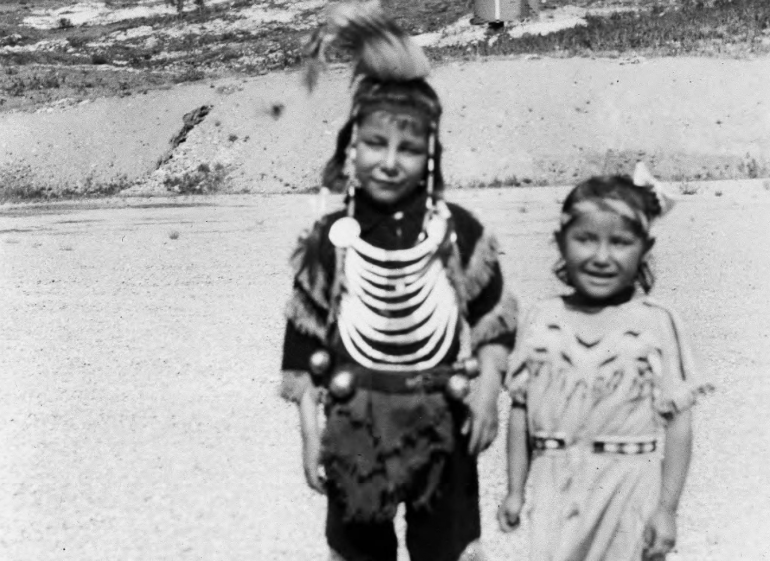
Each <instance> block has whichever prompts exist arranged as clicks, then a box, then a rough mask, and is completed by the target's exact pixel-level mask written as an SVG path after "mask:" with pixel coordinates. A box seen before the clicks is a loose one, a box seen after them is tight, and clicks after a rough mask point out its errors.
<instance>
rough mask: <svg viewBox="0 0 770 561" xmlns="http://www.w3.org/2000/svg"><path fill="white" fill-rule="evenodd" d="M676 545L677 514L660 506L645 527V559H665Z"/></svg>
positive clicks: (648, 560) (650, 560)
mask: <svg viewBox="0 0 770 561" xmlns="http://www.w3.org/2000/svg"><path fill="white" fill-rule="evenodd" d="M674 545H676V515H675V513H674V512H672V511H671V510H670V509H668V508H666V507H663V506H659V507H658V509H657V510H656V511H655V512H654V513H653V515H652V516H651V517H650V519H649V520H648V521H647V526H646V527H645V528H644V556H643V559H644V561H663V560H664V559H665V558H666V554H667V553H669V552H670V551H671V550H672V549H674Z"/></svg>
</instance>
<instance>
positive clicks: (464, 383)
mask: <svg viewBox="0 0 770 561" xmlns="http://www.w3.org/2000/svg"><path fill="white" fill-rule="evenodd" d="M446 392H447V394H448V395H449V397H451V398H452V399H454V400H457V401H462V400H463V399H465V398H466V397H467V395H468V394H469V393H470V392H471V384H470V382H469V381H468V378H466V377H465V376H463V375H462V374H454V375H453V376H452V377H451V378H449V380H447V384H446Z"/></svg>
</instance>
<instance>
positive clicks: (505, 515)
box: [497, 493, 524, 532]
mask: <svg viewBox="0 0 770 561" xmlns="http://www.w3.org/2000/svg"><path fill="white" fill-rule="evenodd" d="M523 506H524V498H523V497H522V496H521V494H520V493H508V495H507V496H506V497H505V499H503V502H502V503H500V507H499V508H498V509H497V522H498V524H500V529H501V530H502V531H503V532H512V531H513V530H515V529H516V528H518V527H519V524H520V523H521V508H522V507H523Z"/></svg>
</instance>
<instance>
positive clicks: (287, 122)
mask: <svg viewBox="0 0 770 561" xmlns="http://www.w3.org/2000/svg"><path fill="white" fill-rule="evenodd" d="M348 81H349V74H348V71H347V69H341V68H338V69H336V70H332V71H331V72H329V73H328V74H327V75H325V76H324V77H323V79H322V82H321V85H320V88H319V89H318V91H317V92H315V94H314V95H312V96H308V95H307V93H306V92H305V91H304V90H302V88H301V86H300V78H299V74H298V73H296V72H287V73H284V72H279V73H274V74H270V75H266V76H261V77H255V78H250V79H245V80H239V81H232V80H229V81H221V82H212V83H211V84H208V85H204V84H196V85H180V86H176V87H174V88H172V89H169V90H158V91H152V92H149V93H147V94H145V95H138V96H132V97H126V98H109V99H99V100H96V101H94V102H91V103H86V104H81V105H77V106H71V107H63V108H51V109H49V110H46V111H42V112H37V113H32V114H30V113H20V112H12V113H5V114H0V129H2V130H3V135H2V138H0V148H2V152H0V169H3V168H6V169H11V170H13V169H16V170H18V173H19V174H21V175H25V176H27V177H32V178H33V179H34V181H35V182H47V183H53V184H56V183H57V182H58V183H67V182H69V183H81V184H82V183H83V182H85V181H88V180H89V177H90V178H92V179H98V180H100V181H105V180H108V179H109V178H111V177H115V176H118V175H123V176H125V177H127V178H128V179H129V180H132V181H141V182H142V185H141V186H140V187H139V188H137V189H134V190H132V192H134V193H141V192H165V191H166V189H165V187H164V184H163V181H164V180H166V181H167V180H168V178H174V177H180V176H183V175H184V174H190V173H194V172H195V171H196V170H197V169H198V168H200V166H201V165H205V166H208V167H210V168H213V167H215V166H221V167H223V168H224V169H226V170H227V172H228V174H229V175H228V177H227V178H226V180H224V181H223V182H222V187H223V188H225V189H228V190H230V191H234V192H243V191H245V192H253V193H276V192H287V191H303V190H307V189H312V188H314V187H316V185H317V178H318V174H319V171H320V169H321V168H322V166H323V163H324V162H325V160H326V158H328V157H329V156H330V154H331V152H332V150H333V146H334V142H335V138H336V133H337V131H338V130H339V128H340V127H341V125H342V123H343V122H344V120H345V118H346V116H347V113H348V111H349V107H348V103H349V95H348V90H347V85H348ZM432 82H433V83H434V84H435V86H436V88H437V89H438V90H439V92H440V95H441V97H442V100H443V103H444V106H445V117H444V120H443V124H442V139H443V142H444V143H445V145H446V147H447V151H446V159H445V171H446V175H447V177H448V179H449V181H450V183H452V184H453V185H455V186H475V185H481V184H489V183H492V184H506V185H517V184H527V183H534V184H568V183H572V182H574V181H575V179H577V178H579V177H583V176H585V175H588V174H591V173H598V172H602V171H617V170H620V171H628V170H630V169H631V166H632V165H633V162H634V161H635V160H636V159H637V158H641V159H645V160H647V161H648V162H650V164H651V166H652V168H653V170H654V171H655V172H656V173H658V174H659V175H660V176H662V177H663V178H666V179H671V180H677V179H709V178H710V179H715V178H734V177H763V176H764V177H766V176H768V175H769V174H770V101H768V98H767V95H766V92H767V91H770V59H768V58H760V59H757V60H728V59H703V58H657V59H649V60H645V59H634V60H622V59H620V60H618V59H601V60H590V59H536V60H524V59H507V60H479V61H476V62H458V63H452V64H447V65H443V66H440V67H438V68H436V69H435V72H434V76H433V79H432ZM202 105H211V106H212V108H211V112H210V113H209V114H208V115H207V116H206V118H205V119H204V120H203V121H202V122H201V123H200V124H199V125H197V126H196V127H195V128H194V129H192V130H191V131H190V132H189V134H188V135H187V140H186V141H185V142H184V143H183V144H181V145H179V146H178V147H177V148H176V149H175V150H174V151H173V154H172V158H171V159H170V160H169V161H168V163H167V164H166V165H164V166H162V168H161V169H160V170H159V171H158V172H157V173H153V171H154V170H155V168H156V165H157V161H158V159H159V158H160V157H161V156H162V155H163V154H164V153H166V152H167V151H168V149H169V145H168V141H169V139H170V138H171V137H172V136H174V134H175V133H176V132H177V131H178V130H179V129H180V128H181V127H182V124H183V116H184V115H185V114H186V113H188V112H190V111H192V110H194V109H196V108H198V107H200V106H202Z"/></svg>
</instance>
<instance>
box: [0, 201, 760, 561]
mask: <svg viewBox="0 0 770 561" xmlns="http://www.w3.org/2000/svg"><path fill="white" fill-rule="evenodd" d="M562 195H563V191H561V190H558V189H551V188H542V189H519V190H505V191H503V190H488V191H466V192H463V193H456V194H454V197H453V198H454V199H455V200H458V201H460V202H462V203H465V204H467V205H468V206H469V207H470V208H474V209H477V210H478V211H479V214H480V215H481V216H482V217H483V218H484V219H485V220H487V221H488V222H489V223H490V224H491V225H492V227H493V228H494V229H495V230H496V231H497V232H498V233H499V235H500V238H501V242H502V247H503V249H504V251H505V255H504V257H503V259H504V267H505V273H506V275H507V278H508V279H509V281H510V283H511V284H512V285H513V286H515V287H516V290H517V291H518V292H519V293H520V294H521V296H522V298H523V300H524V301H525V302H527V301H532V299H534V298H536V297H539V296H542V295H547V294H549V293H551V292H553V291H554V290H558V289H559V286H558V284H557V282H556V281H555V280H553V278H552V277H551V274H550V272H549V267H550V265H551V263H552V261H553V259H554V256H555V248H554V247H553V246H552V245H551V243H550V241H549V240H550V232H551V231H552V229H553V228H554V225H555V223H556V216H557V205H556V200H557V198H558V197H560V196H562ZM150 203H152V204H150ZM108 206H109V207H110V208H99V207H93V206H89V203H79V204H75V205H72V206H69V207H68V206H58V207H43V208H37V207H32V208H31V207H3V208H2V209H0V222H1V223H2V226H1V228H2V229H1V230H0V252H1V253H2V255H0V263H1V265H0V294H2V300H1V301H0V376H2V384H0V411H1V412H2V418H1V419H0V446H1V447H2V450H3V453H2V455H0V496H2V497H3V499H2V505H3V508H2V509H0V528H2V530H1V531H0V532H1V533H0V559H3V560H8V561H48V560H66V559H72V560H74V561H91V560H93V561H104V560H105V559H111V560H137V561H150V560H152V561H160V560H170V561H178V560H184V559H199V560H222V561H240V560H246V559H259V560H265V561H305V560H306V561H316V560H318V559H323V558H324V548H323V539H322V535H323V534H322V522H323V502H322V500H321V499H320V498H319V497H316V496H313V495H312V494H311V492H310V491H309V490H308V489H307V488H306V487H305V486H304V484H303V478H302V474H301V469H300V464H299V437H298V434H297V422H296V413H295V411H294V409H293V408H292V407H290V406H289V405H287V404H284V403H283V402H281V401H279V400H278V398H277V396H276V380H277V374H276V371H277V368H278V357H279V347H280V343H281V331H282V320H281V308H282V304H283V301H284V299H285V297H286V296H287V292H288V271H287V268H286V265H285V262H286V257H287V254H288V252H289V248H290V246H291V245H292V243H293V240H294V237H295V235H296V234H297V233H298V232H299V231H300V229H301V228H302V227H303V225H305V224H306V223H307V222H308V221H309V220H310V218H311V216H312V201H311V199H309V198H305V197H300V196H268V197H257V196H252V197H229V198H217V199H211V198H208V199H191V200H189V201H188V202H187V203H184V202H180V201H179V200H177V201H175V202H174V203H173V204H170V205H164V204H163V202H162V201H161V202H158V200H154V201H146V200H138V201H137V200H128V201H126V200H122V201H112V202H110V203H108ZM769 215H770V191H767V190H765V189H762V188H761V186H760V187H759V188H757V189H742V188H734V189H725V191H724V194H723V195H722V196H716V194H715V192H707V191H702V192H699V193H697V194H695V195H692V196H688V197H684V200H683V201H682V203H681V204H680V206H679V207H678V208H677V209H676V210H675V212H674V213H673V214H672V215H671V217H670V218H668V219H667V220H666V221H665V222H663V223H661V224H660V227H659V230H658V232H657V233H658V237H659V244H658V246H657V247H656V249H655V260H656V262H655V269H656V271H657V275H658V286H657V288H656V290H655V294H656V295H657V297H658V298H659V299H660V300H663V301H665V302H669V303H670V304H672V305H674V306H675V307H676V308H677V309H678V310H680V312H681V313H682V315H683V316H684V318H685V319H686V321H687V323H688V325H689V327H690V328H691V331H692V332H693V336H694V339H695V342H696V345H697V348H698V349H699V351H700V355H701V362H702V364H703V367H704V370H705V371H706V372H707V374H708V375H709V376H710V377H711V379H712V380H713V382H714V383H715V384H716V385H717V387H718V393H717V394H715V395H714V396H712V397H711V398H710V399H708V400H706V401H705V402H703V403H702V404H701V405H700V406H699V408H698V410H697V418H696V439H697V442H696V448H695V460H694V464H693V467H692V472H691V477H690V480H689V483H688V486H687V490H686V494H685V497H684V502H683V505H682V509H681V514H680V547H679V553H678V554H677V555H675V556H672V557H671V559H672V560H678V561H684V560H687V561H724V560H727V559H736V560H737V559H741V560H751V561H761V560H763V559H770V532H768V529H769V528H768V525H767V524H768V523H767V513H768V512H770V478H768V477H767V474H768V467H767V458H768V457H770V425H768V423H767V422H766V421H765V418H764V417H765V416H766V415H765V413H764V412H766V411H767V406H768V403H770V383H768V378H767V376H768V373H769V372H770V351H768V349H770V344H768V343H770V342H769V341H768V336H769V335H770V304H769V303H768V298H767V295H768V294H769V293H770V253H769V252H768V251H767V247H768V246H769V245H770V233H769V232H768V228H767V217H768V216H769ZM177 234H178V236H177ZM172 238H176V239H172ZM504 404H505V398H501V407H503V406H504ZM502 448H503V446H502V442H501V440H500V439H498V441H497V442H496V444H495V446H494V448H493V449H492V450H491V451H490V452H488V453H487V454H485V455H484V456H483V459H482V462H481V464H482V488H483V515H484V522H483V523H484V525H483V528H484V539H485V542H486V544H487V547H488V550H489V552H490V553H491V558H492V559H498V560H503V559H505V560H509V559H524V554H525V552H526V548H527V540H526V529H524V530H523V531H520V532H519V533H518V534H516V535H514V536H504V535H502V534H501V533H499V532H498V531H497V529H496V527H495V525H494V519H493V513H494V508H495V505H496V502H497V500H498V498H499V497H500V494H501V492H502V489H503V460H502Z"/></svg>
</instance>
